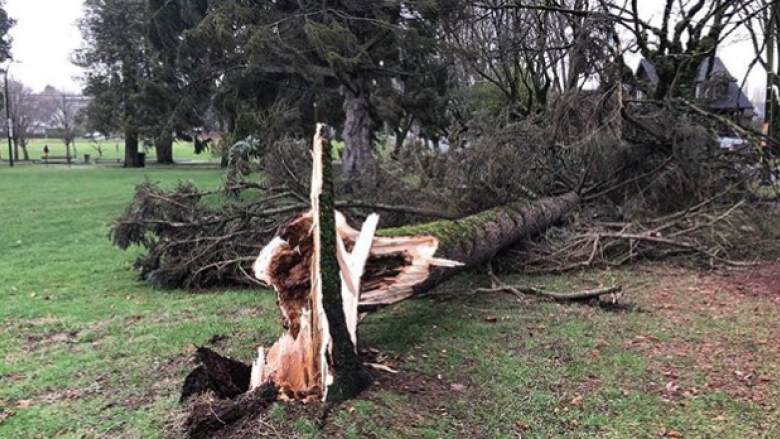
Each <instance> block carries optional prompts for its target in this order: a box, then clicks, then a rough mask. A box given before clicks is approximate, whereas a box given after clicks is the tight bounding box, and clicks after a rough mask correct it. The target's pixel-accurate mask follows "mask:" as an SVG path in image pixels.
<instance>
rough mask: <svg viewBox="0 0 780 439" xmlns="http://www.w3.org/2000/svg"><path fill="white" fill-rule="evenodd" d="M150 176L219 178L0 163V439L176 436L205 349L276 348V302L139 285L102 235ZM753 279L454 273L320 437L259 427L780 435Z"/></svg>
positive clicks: (287, 423) (766, 334) (774, 376)
mask: <svg viewBox="0 0 780 439" xmlns="http://www.w3.org/2000/svg"><path fill="white" fill-rule="evenodd" d="M80 153H81V151H80ZM145 177H149V178H152V179H154V180H159V181H162V182H164V183H165V184H167V185H173V184H175V183H176V182H177V181H178V180H180V179H189V180H193V181H195V182H196V183H197V184H199V185H201V186H204V187H213V186H215V185H217V184H219V181H220V178H221V174H220V173H219V171H194V170H187V171H176V170H158V171H141V170H122V169H88V170H85V169H73V170H67V169H57V168H49V169H46V168H37V169H30V168H28V169H17V170H14V171H9V170H8V169H0V205H1V206H2V208H1V209H0V224H1V225H2V229H0V294H1V295H2V302H1V303H2V306H0V438H52V437H65V438H92V437H106V438H116V437H121V438H158V437H168V436H170V435H171V434H172V433H173V435H174V437H175V436H176V435H175V433H176V428H175V426H176V425H179V423H180V422H181V419H182V416H183V410H182V408H181V407H180V406H179V404H178V401H177V400H178V392H179V389H180V385H181V382H182V380H183V378H184V376H185V375H186V374H187V373H188V372H189V371H190V370H191V369H192V368H193V364H192V363H191V356H192V353H193V349H194V346H195V345H209V346H215V348H216V349H217V350H219V351H222V352H228V353H230V354H232V355H234V356H237V357H239V358H243V359H245V360H248V359H250V358H251V357H252V354H253V352H254V349H255V347H256V346H257V345H258V344H263V345H265V346H270V345H271V344H272V343H273V341H274V340H275V339H276V337H277V336H278V334H279V329H278V321H277V311H276V310H275V300H274V297H273V296H272V295H271V294H269V293H268V292H265V291H225V292H221V293H220V294H188V293H186V292H160V291H155V290H152V289H150V288H148V287H147V286H146V285H144V284H143V283H140V282H138V281H137V280H136V279H135V277H134V276H133V273H132V272H131V271H130V269H129V268H130V265H131V263H132V261H133V258H134V257H135V256H136V253H135V252H129V253H122V252H120V251H119V250H117V249H115V248H113V247H111V245H110V243H109V242H108V240H107V233H108V230H109V224H110V222H111V221H112V220H113V219H114V218H116V216H117V215H118V214H119V212H120V211H121V210H122V209H123V207H124V205H125V203H126V202H127V200H128V199H129V197H130V196H131V195H132V189H133V187H134V185H136V184H137V183H139V182H140V181H142V180H143V179H144V178H145ZM745 276H748V275H747V274H745V273H731V275H730V276H728V277H725V276H722V275H718V274H697V273H693V272H690V271H686V270H683V269H676V268H675V269H673V268H667V267H657V266H656V267H635V268H633V269H631V270H625V271H615V272H601V273H594V274H587V275H577V276H574V275H572V276H558V277H541V278H533V279H525V278H516V279H508V281H509V282H512V281H516V282H518V283H520V282H523V283H529V282H530V283H534V284H537V285H541V286H546V287H548V288H551V289H558V290H566V289H569V288H581V287H582V286H583V285H584V286H588V287H592V286H594V285H598V284H611V283H621V284H623V285H624V286H625V287H626V293H625V294H624V296H623V297H622V298H621V303H622V306H620V307H608V306H597V305H592V304H591V305H577V304H569V305H563V304H555V303H549V302H544V301H540V300H536V299H524V300H520V299H517V298H515V297H514V296H487V295H482V296H478V295H473V294H469V291H471V290H472V289H473V288H472V287H473V286H474V285H484V284H485V283H486V279H485V278H484V276H482V275H481V274H479V273H474V274H470V275H465V276H461V277H460V278H459V279H457V280H455V281H454V282H453V283H450V284H448V285H446V286H444V287H443V288H442V290H441V291H440V293H441V294H439V295H437V296H435V297H436V299H435V300H434V299H426V300H418V301H413V302H409V303H406V304H403V305H401V306H398V307H395V308H392V309H389V310H385V311H383V312H382V313H379V314H377V315H374V316H372V317H370V318H369V319H368V320H367V321H366V322H365V324H364V326H362V327H361V337H362V343H363V345H364V346H366V347H371V348H374V349H376V350H378V351H381V353H382V356H383V357H384V358H386V360H385V361H386V362H387V363H388V364H391V365H392V366H393V367H395V368H397V369H399V370H400V371H401V373H400V374H399V375H397V376H390V375H389V374H388V376H387V378H386V379H383V380H381V382H380V383H379V384H378V385H377V386H376V387H375V388H374V389H372V390H371V391H369V392H368V393H367V395H365V396H364V397H361V398H360V399H359V400H356V401H352V402H349V403H347V404H345V405H343V406H341V407H339V408H337V409H336V410H334V411H332V412H331V413H330V416H329V418H328V421H327V422H326V424H325V425H324V426H320V425H316V424H315V422H313V421H311V420H308V419H307V418H305V417H299V418H296V417H295V408H291V407H285V406H282V405H277V406H275V407H274V408H273V409H272V410H271V411H270V412H269V413H268V414H267V419H265V420H264V423H265V424H266V425H268V426H269V428H270V429H271V430H269V431H277V432H279V434H278V435H272V434H267V436H260V435H258V437H304V438H316V437H320V438H324V437H340V438H363V437H380V438H418V437H421V438H439V437H445V438H456V437H464V438H465V437H469V438H470V437H480V438H518V437H522V438H659V437H668V438H674V437H684V438H716V437H717V438H734V439H738V438H739V439H743V438H768V439H771V438H778V437H780V425H779V423H778V420H780V328H779V327H778V324H777V322H778V321H780V299H779V298H778V297H780V296H774V295H772V292H773V290H771V289H769V290H767V291H765V290H764V289H761V288H759V287H760V285H759V286H754V284H753V283H750V282H747V281H746V280H744V279H745V278H744V277H745ZM750 279H752V278H750ZM751 282H752V281H751ZM755 282H758V281H755ZM775 293H777V291H775Z"/></svg>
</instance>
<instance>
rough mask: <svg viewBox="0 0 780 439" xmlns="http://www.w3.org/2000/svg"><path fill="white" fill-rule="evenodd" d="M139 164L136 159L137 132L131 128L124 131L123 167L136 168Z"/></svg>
mask: <svg viewBox="0 0 780 439" xmlns="http://www.w3.org/2000/svg"><path fill="white" fill-rule="evenodd" d="M139 166H141V163H140V161H139V160H138V133H137V132H135V131H133V130H127V131H125V168H138V167H139Z"/></svg>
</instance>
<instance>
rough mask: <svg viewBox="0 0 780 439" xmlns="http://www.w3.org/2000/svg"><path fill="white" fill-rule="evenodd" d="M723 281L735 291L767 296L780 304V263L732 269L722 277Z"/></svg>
mask: <svg viewBox="0 0 780 439" xmlns="http://www.w3.org/2000/svg"><path fill="white" fill-rule="evenodd" d="M722 283H723V285H724V286H726V287H728V288H730V289H732V290H734V291H738V292H740V293H742V294H746V295H748V296H751V297H761V298H766V299H768V300H770V301H772V302H774V303H775V304H776V305H778V306H780V263H774V264H768V265H762V266H757V267H751V268H747V269H744V270H739V271H732V272H730V273H728V276H723V277H722Z"/></svg>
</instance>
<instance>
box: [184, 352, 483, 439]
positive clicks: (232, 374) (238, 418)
mask: <svg viewBox="0 0 780 439" xmlns="http://www.w3.org/2000/svg"><path fill="white" fill-rule="evenodd" d="M198 356H199V357H200V359H201V362H202V365H201V366H199V367H198V368H197V369H195V371H193V372H192V373H191V374H190V376H188V377H187V381H186V383H185V386H184V391H183V394H182V400H183V401H187V406H186V409H187V411H188V413H189V416H188V418H187V420H186V421H185V423H184V425H183V427H184V430H185V431H186V436H187V437H188V438H192V439H204V438H217V439H221V438H231V439H244V438H264V437H278V438H295V437H299V436H300V434H299V432H297V431H296V430H295V426H296V424H298V423H300V422H301V421H308V424H310V425H314V426H316V428H317V429H318V430H319V431H320V432H321V433H322V434H323V436H324V437H332V438H342V437H345V436H344V431H343V430H344V428H343V426H342V425H340V422H344V416H342V415H343V414H347V415H348V416H347V417H346V418H347V419H350V421H348V422H352V419H353V418H354V422H355V425H352V424H350V425H352V426H353V427H354V428H356V429H357V430H358V432H359V434H360V435H361V437H367V438H370V437H375V435H374V434H373V433H372V431H374V430H375V429H377V428H380V429H385V430H391V431H395V432H398V433H399V436H400V437H406V435H405V434H404V433H405V432H408V431H409V428H410V427H414V426H421V425H422V424H424V423H426V422H430V421H431V420H436V419H438V418H441V417H442V416H445V417H446V416H450V414H449V413H448V410H449V409H448V406H449V405H450V403H452V402H453V401H454V399H455V398H456V397H464V394H465V393H467V392H469V391H470V389H471V387H472V386H470V385H468V384H466V385H464V384H450V383H448V382H445V381H443V380H441V379H438V378H437V377H431V376H427V375H424V374H420V373H416V372H411V371H398V372H397V373H390V372H387V371H377V370H371V372H372V376H373V378H374V384H373V385H372V387H371V388H370V389H369V390H367V391H365V392H364V393H363V394H362V395H360V397H359V398H358V399H356V400H352V401H348V402H346V403H343V404H340V405H332V404H325V403H321V404H308V405H304V404H300V403H291V404H286V405H285V406H284V410H283V411H281V416H279V413H277V415H276V416H274V415H272V414H271V413H270V410H269V408H270V407H271V406H272V405H273V404H275V403H276V402H275V399H276V396H277V394H278V392H277V390H276V389H275V388H273V387H271V386H267V387H263V388H260V389H257V390H255V391H253V392H248V393H243V392H246V387H245V386H247V385H248V381H249V378H248V375H245V373H246V372H247V368H249V366H248V365H246V364H243V363H241V362H238V361H235V360H232V359H228V358H225V357H222V356H220V355H218V354H216V353H214V352H213V351H210V350H208V349H205V348H201V349H199V351H198ZM204 359H205V360H206V361H205V362H204V361H203V360H204ZM237 392H238V393H237ZM358 402H370V403H371V404H373V405H374V406H376V407H377V408H378V410H374V411H375V412H376V415H375V416H374V415H372V416H371V418H370V419H368V418H366V419H361V418H360V415H359V414H356V409H355V405H356V404H357V403H358ZM279 404H282V403H279ZM353 415H354V416H353ZM364 421H365V422H364ZM457 424H458V428H459V429H462V430H463V432H462V436H463V437H480V435H479V430H478V429H477V428H471V427H467V426H465V425H464V423H462V422H458V423H457ZM364 428H365V431H364V430H363V429H364ZM459 436H461V434H459Z"/></svg>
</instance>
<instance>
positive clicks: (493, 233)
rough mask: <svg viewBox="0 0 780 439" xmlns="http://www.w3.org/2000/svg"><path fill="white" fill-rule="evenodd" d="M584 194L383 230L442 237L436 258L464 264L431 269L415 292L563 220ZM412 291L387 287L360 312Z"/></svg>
mask: <svg viewBox="0 0 780 439" xmlns="http://www.w3.org/2000/svg"><path fill="white" fill-rule="evenodd" d="M579 202H580V197H579V196H578V195H577V194H575V193H568V194H565V195H561V196H558V197H550V198H545V199H542V200H539V201H537V202H533V203H515V204H509V205H506V206H502V207H498V208H495V209H492V210H489V211H486V212H482V213H479V214H476V215H472V216H470V217H467V218H464V219H462V220H441V221H436V222H432V223H426V224H421V225H417V226H410V227H401V228H394V229H384V230H380V231H378V232H377V236H379V237H383V238H402V237H421V236H430V237H433V238H436V240H437V241H438V248H437V250H436V253H435V254H434V256H435V257H436V258H440V259H447V260H451V261H457V262H460V263H462V264H463V265H461V266H455V267H453V266H438V267H431V270H430V273H429V274H428V276H427V277H426V278H425V280H424V281H423V282H419V283H417V284H415V285H414V286H413V287H412V289H411V290H412V295H415V294H421V293H424V292H426V291H429V290H431V289H432V288H434V287H435V286H437V285H439V284H440V283H442V282H444V281H446V280H448V279H450V278H452V277H453V276H455V275H456V274H458V273H460V272H462V271H463V270H465V269H468V268H471V267H476V266H479V265H482V264H485V263H486V262H488V261H490V259H492V258H493V257H494V256H495V255H496V254H497V253H498V252H499V251H501V250H503V249H505V248H507V247H508V246H510V245H512V244H514V243H516V242H518V241H521V240H523V239H526V238H530V237H533V236H536V235H539V234H541V233H543V232H544V231H545V230H547V229H548V228H550V227H551V226H553V225H554V224H556V223H558V222H561V221H563V220H564V219H565V218H566V217H567V216H568V215H569V214H570V213H571V212H572V211H573V210H574V209H575V208H576V207H577V205H578V204H579ZM407 296H408V294H404V293H399V294H385V293H384V292H383V291H375V292H369V293H365V294H363V295H362V296H361V300H360V310H361V311H373V310H376V309H379V308H382V307H385V306H388V305H392V304H394V303H397V302H399V301H401V300H405V299H406V298H408V297H407Z"/></svg>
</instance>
